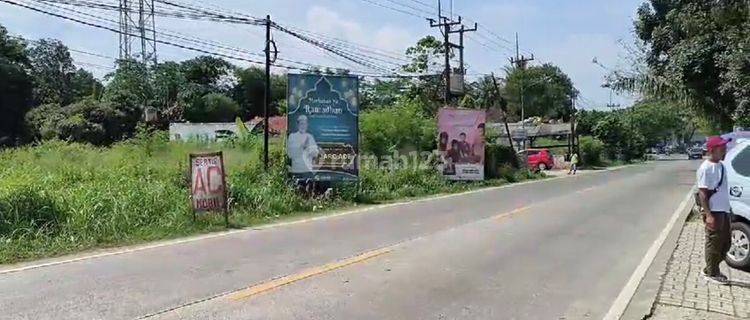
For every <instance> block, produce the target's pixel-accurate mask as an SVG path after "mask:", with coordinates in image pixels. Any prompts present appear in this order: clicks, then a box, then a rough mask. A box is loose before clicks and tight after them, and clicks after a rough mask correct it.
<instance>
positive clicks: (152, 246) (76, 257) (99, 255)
mask: <svg viewBox="0 0 750 320" xmlns="http://www.w3.org/2000/svg"><path fill="white" fill-rule="evenodd" d="M629 166H632V165H623V166H617V167H611V168H607V169H605V170H600V171H599V170H597V171H592V172H590V173H598V172H608V171H615V170H619V169H622V168H625V167H629ZM567 177H573V176H557V177H555V176H550V177H548V178H547V179H539V180H531V181H524V182H520V183H512V184H506V185H502V186H496V187H487V188H481V189H476V190H469V191H464V192H459V193H451V194H443V195H434V196H428V197H424V198H420V199H414V200H408V201H401V202H394V203H389V204H382V205H375V206H369V207H366V208H361V209H354V210H348V211H344V212H340V213H336V214H329V215H321V216H317V217H311V218H304V219H299V220H293V221H285V222H277V223H272V224H267V225H262V226H256V227H247V228H243V229H237V230H229V231H222V232H218V233H210V234H204V235H197V236H192V237H187V238H181V239H175V240H165V241H158V242H155V243H150V244H145V245H136V246H132V247H125V248H123V247H120V248H116V249H112V250H106V249H105V252H101V253H95V254H91V253H82V254H79V255H73V257H64V258H58V259H55V258H53V259H50V260H46V262H36V263H33V262H32V263H31V264H28V265H24V264H23V263H21V266H19V267H13V265H10V267H6V268H5V269H3V268H0V275H3V274H8V273H15V272H22V271H27V270H32V269H38V268H45V267H51V266H56V265H61V264H68V263H73V262H79V261H84V260H90V259H98V258H104V257H109V256H117V255H122V254H127V253H134V252H138V251H144V250H150V249H156V248H161V247H167V246H173V245H178V244H184V243H190V242H195V241H201V240H207V239H213V238H219V237H224V236H229V235H233V234H237V233H242V232H250V231H254V230H265V229H272V228H278V227H283V226H289V225H294V224H300V223H307V222H312V221H318V220H325V219H332V218H336V217H340V216H345V215H350V214H358V213H363V212H367V211H372V210H378V209H384V208H389V207H395V206H404V205H410V204H414V203H420V202H426V201H433V200H440V199H446V198H452V197H459V196H463V195H467V194H472V193H480V192H488V191H494V190H500V189H505V188H515V187H520V186H523V185H527V184H532V183H539V182H544V181H550V180H556V179H563V178H567ZM16 265H18V264H16Z"/></svg>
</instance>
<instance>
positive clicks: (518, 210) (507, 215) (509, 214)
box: [493, 206, 531, 221]
mask: <svg viewBox="0 0 750 320" xmlns="http://www.w3.org/2000/svg"><path fill="white" fill-rule="evenodd" d="M529 208H531V206H525V207H520V208H516V209H513V210H511V211H508V212H504V213H501V214H499V215H496V216H495V217H494V218H493V219H495V220H498V221H502V220H505V219H507V218H511V217H513V216H514V215H516V214H519V213H521V212H524V211H526V210H529Z"/></svg>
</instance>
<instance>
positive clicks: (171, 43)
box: [0, 0, 432, 78]
mask: <svg viewBox="0 0 750 320" xmlns="http://www.w3.org/2000/svg"><path fill="white" fill-rule="evenodd" d="M0 2H4V3H8V4H11V5H15V6H18V7H22V8H25V9H28V10H32V11H35V12H38V13H42V14H46V15H49V16H53V17H57V18H61V19H64V20H68V21H72V22H76V23H80V24H83V25H87V26H90V27H94V28H98V29H102V30H107V31H110V32H113V33H117V34H120V33H123V31H121V30H119V28H116V27H112V26H106V25H102V24H99V23H94V22H91V21H86V20H84V19H82V18H77V17H70V16H66V15H64V14H60V13H56V12H52V11H50V10H45V9H40V8H37V7H34V6H31V5H28V4H24V3H20V2H18V1H13V0H0ZM93 17H94V18H98V19H100V20H103V21H105V22H106V21H107V20H106V19H104V18H101V17H96V16H93ZM130 35H131V36H135V35H134V34H130ZM155 41H156V42H158V43H161V44H165V45H168V46H173V47H177V48H181V49H185V50H190V51H195V52H199V53H203V54H208V55H214V56H218V57H222V58H227V59H232V60H237V61H244V62H249V63H253V64H264V63H263V62H260V61H257V60H253V59H248V58H245V57H238V56H234V55H229V54H225V53H220V52H215V51H211V50H208V49H205V48H199V47H195V46H190V45H185V44H181V43H178V42H174V41H166V40H163V39H156V40H155ZM333 51H335V50H333ZM298 63H301V62H298ZM274 67H275V68H283V69H288V70H300V71H309V72H315V71H318V70H313V69H309V68H300V67H294V66H288V65H280V64H275V65H274ZM326 68H328V67H326ZM334 69H335V68H334ZM351 72H353V73H356V75H358V76H362V77H372V78H415V77H424V76H432V75H403V74H395V73H391V74H374V73H367V72H359V71H351Z"/></svg>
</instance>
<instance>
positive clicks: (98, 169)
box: [0, 133, 535, 263]
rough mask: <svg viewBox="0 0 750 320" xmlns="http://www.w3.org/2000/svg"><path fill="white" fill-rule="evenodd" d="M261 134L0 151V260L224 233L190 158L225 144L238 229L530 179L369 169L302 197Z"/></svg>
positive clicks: (275, 148)
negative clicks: (205, 211) (195, 188)
mask: <svg viewBox="0 0 750 320" xmlns="http://www.w3.org/2000/svg"><path fill="white" fill-rule="evenodd" d="M261 145H262V144H261V143H259V139H258V138H254V137H253V138H250V139H248V140H247V141H242V142H237V141H235V142H229V143H226V144H222V145H208V144H201V143H197V142H195V143H171V142H168V141H167V140H166V137H165V135H164V134H162V133H156V134H153V135H146V134H141V135H140V136H139V137H137V138H136V139H131V140H128V141H125V142H121V143H117V144H115V145H113V146H111V147H108V148H101V147H96V146H92V145H88V144H78V143H67V142H62V141H47V142H44V143H42V144H40V145H38V146H26V147H21V148H16V149H10V150H5V151H2V152H0V161H2V162H3V163H4V165H3V166H2V168H1V169H0V181H2V183H0V243H2V245H1V246H0V263H7V262H12V261H18V260H23V259H30V258H34V257H41V256H48V255H56V254H61V253H65V252H72V251H79V250H85V249H88V248H95V247H101V246H111V245H122V244H129V243H136V242H141V241H148V240H155V239H163V238H169V237H176V236H181V235H187V234H193V233H199V232H207V231H212V230H220V229H222V228H224V225H223V221H222V219H221V218H220V217H215V216H209V217H207V218H205V219H198V220H197V221H196V222H193V221H192V213H191V211H190V203H189V198H188V190H189V177H188V175H187V170H188V169H187V165H188V164H187V158H188V154H189V153H191V152H200V151H208V150H222V151H223V152H224V154H225V162H226V166H227V171H228V177H227V182H228V184H229V196H230V201H231V208H232V216H231V219H230V220H231V223H232V224H233V225H234V226H236V227H243V226H249V225H253V224H257V223H263V222H268V221H272V220H275V219H279V218H284V217H287V216H290V215H294V214H299V213H303V212H313V211H320V210H326V209H332V208H337V207H342V206H347V205H352V204H355V203H377V202H382V201H390V200H395V199H402V198H405V197H416V196H424V195H429V194H436V193H446V192H456V191H461V190H467V189H470V188H476V187H480V186H484V185H497V184H502V183H506V182H507V181H506V180H519V179H527V178H530V177H535V176H527V175H525V174H517V173H516V172H515V171H513V172H512V173H510V172H509V173H508V175H507V176H506V178H507V177H510V176H512V178H509V179H505V180H503V179H496V180H489V181H485V182H481V183H479V182H478V183H451V182H449V181H446V180H445V179H443V178H442V177H441V176H439V175H438V173H437V172H436V171H435V170H434V169H432V168H418V167H416V168H411V167H408V168H397V169H395V170H391V169H388V168H385V169H380V168H366V169H363V171H362V173H361V178H362V179H361V182H360V183H359V184H358V185H357V184H351V185H340V186H338V187H337V188H335V190H336V191H335V192H334V193H333V194H332V195H331V196H329V197H322V196H308V195H306V194H305V193H304V192H299V191H298V190H297V189H296V188H295V186H294V185H293V184H292V183H291V182H290V181H289V180H288V178H287V174H286V169H285V167H286V165H285V163H284V162H283V161H282V160H281V159H283V150H284V149H283V147H282V146H281V145H279V144H273V145H272V149H271V151H272V152H271V158H272V159H274V161H273V165H272V167H271V170H270V171H269V172H268V173H266V172H264V171H263V169H262V168H263V167H262V165H261V163H262V162H261V156H260V155H261V153H260V150H261V149H260V148H261Z"/></svg>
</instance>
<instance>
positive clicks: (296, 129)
mask: <svg viewBox="0 0 750 320" xmlns="http://www.w3.org/2000/svg"><path fill="white" fill-rule="evenodd" d="M288 78H289V86H288V93H287V103H288V117H287V121H288V130H287V140H286V145H287V155H288V156H289V159H290V160H291V167H290V168H289V172H290V173H291V175H292V178H294V179H301V180H306V179H309V180H313V181H357V179H358V176H359V168H358V164H357V162H358V161H357V157H358V154H359V81H358V79H357V77H355V76H329V75H320V74H289V75H288Z"/></svg>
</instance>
